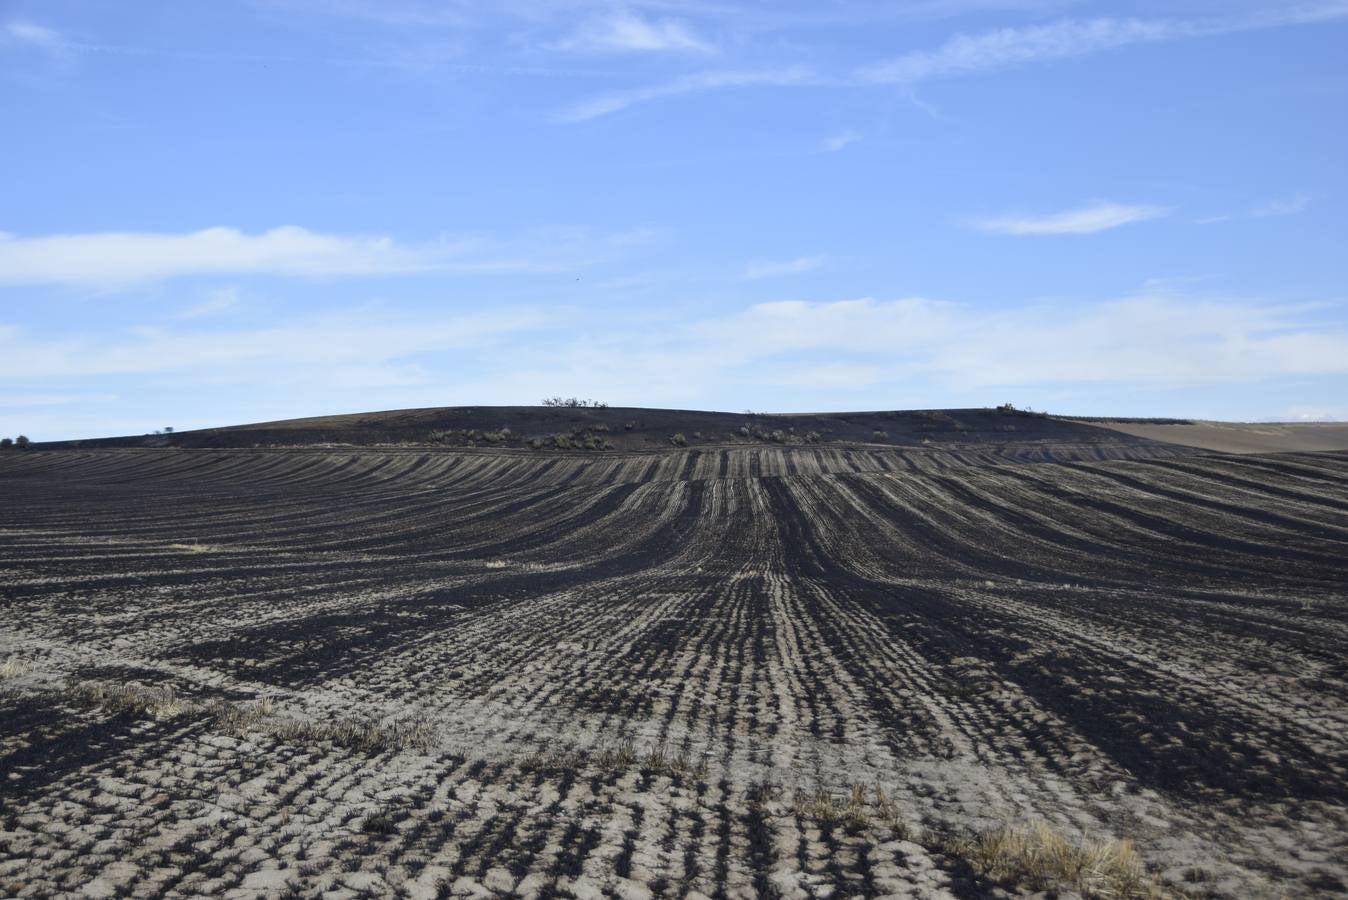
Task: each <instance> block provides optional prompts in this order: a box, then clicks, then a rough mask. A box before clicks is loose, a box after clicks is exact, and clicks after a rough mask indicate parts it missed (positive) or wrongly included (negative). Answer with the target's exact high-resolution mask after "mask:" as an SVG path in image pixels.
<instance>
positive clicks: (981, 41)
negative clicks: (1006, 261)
mask: <svg viewBox="0 0 1348 900" xmlns="http://www.w3.org/2000/svg"><path fill="white" fill-rule="evenodd" d="M1344 16H1348V3H1344V2H1341V0H1339V2H1328V3H1321V4H1318V5H1315V6H1304V7H1293V8H1284V9H1281V10H1268V11H1265V12H1261V13H1257V14H1254V15H1247V16H1237V17H1229V18H1213V19H1136V18H1130V19H1111V18H1100V19H1089V20H1073V19H1069V20H1061V21H1057V22H1051V23H1049V24H1047V25H1036V26H1032V27H1028V28H1001V29H996V30H993V31H985V32H981V33H978V34H961V35H957V36H956V37H954V38H951V39H950V40H949V41H947V42H946V43H945V44H942V45H941V46H940V47H938V48H936V49H935V50H920V51H914V52H912V53H906V54H904V55H902V56H898V57H895V58H894V59H891V60H888V61H886V62H882V63H878V64H874V65H871V66H867V67H865V68H863V69H861V70H860V72H859V73H858V75H859V77H860V78H861V80H863V81H867V82H871V83H880V84H912V83H915V82H919V81H927V80H930V79H936V78H953V77H958V76H962V75H974V74H979V73H982V72H989V71H996V70H1000V69H1007V68H1012V67H1015V66H1023V65H1028V64H1031V63H1041V62H1051V61H1054V60H1063V59H1071V58H1074V57H1080V56H1086V55H1089V54H1092V53H1099V52H1101V51H1105V50H1111V49H1114V48H1117V47H1126V46H1129V45H1132V44H1150V43H1159V42H1163V41H1178V40H1185V39H1190V38H1200V37H1212V36H1216V35H1221V34H1230V33H1234V32H1240V31H1253V30H1258V29H1263V28H1275V27H1279V26H1285V25H1304V24H1312V23H1315V22H1323V21H1329V20H1332V19H1336V18H1342V17H1344Z"/></svg>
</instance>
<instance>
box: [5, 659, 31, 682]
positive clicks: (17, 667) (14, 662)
mask: <svg viewBox="0 0 1348 900" xmlns="http://www.w3.org/2000/svg"><path fill="white" fill-rule="evenodd" d="M27 671H28V664H27V663H25V662H24V661H23V660H21V659H19V658H18V657H17V656H11V657H9V658H8V659H6V660H5V661H4V662H3V663H0V679H3V678H17V677H19V676H20V675H22V674H23V673H24V672H27Z"/></svg>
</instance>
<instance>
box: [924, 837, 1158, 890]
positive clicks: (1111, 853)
mask: <svg viewBox="0 0 1348 900" xmlns="http://www.w3.org/2000/svg"><path fill="white" fill-rule="evenodd" d="M946 849H947V850H948V851H949V852H952V853H953V854H954V855H957V856H959V857H961V858H963V859H964V860H966V861H967V862H969V864H970V865H972V866H973V867H974V868H975V869H977V870H978V871H979V872H981V873H983V874H984V875H987V876H988V877H990V878H993V879H995V880H997V881H1001V882H1004V883H1015V884H1019V885H1025V886H1027V887H1029V888H1031V889H1032V890H1049V889H1053V888H1061V887H1063V886H1069V887H1071V888H1074V889H1076V890H1077V891H1079V892H1081V893H1082V894H1084V895H1085V896H1087V897H1100V898H1106V897H1107V898H1147V900H1152V898H1160V897H1162V896H1164V894H1163V892H1162V891H1161V888H1160V885H1159V884H1158V883H1157V881H1156V879H1155V878H1154V877H1152V876H1149V875H1148V874H1147V870H1146V866H1144V865H1143V863H1142V859H1141V858H1140V857H1139V856H1138V855H1137V851H1136V850H1135V849H1134V847H1133V842H1132V841H1128V840H1122V841H1120V840H1112V839H1109V840H1090V839H1088V840H1086V841H1084V842H1082V843H1081V844H1079V845H1078V844H1074V843H1072V842H1070V841H1068V840H1067V839H1066V838H1064V837H1063V836H1062V835H1061V834H1059V833H1058V832H1057V831H1055V830H1054V829H1053V828H1052V826H1050V825H1048V824H1047V823H1045V822H1031V823H1029V824H1022V825H1006V826H1003V827H1001V828H997V829H994V830H992V831H988V832H984V833H983V834H980V835H978V836H977V837H974V838H972V839H967V840H958V841H953V842H951V844H950V845H949V846H947V848H946Z"/></svg>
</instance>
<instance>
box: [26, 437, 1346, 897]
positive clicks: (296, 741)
mask: <svg viewBox="0 0 1348 900" xmlns="http://www.w3.org/2000/svg"><path fill="white" fill-rule="evenodd" d="M0 498H3V502H0V566H2V568H0V614H2V615H0V663H3V669H0V677H2V680H0V804H3V807H2V808H0V894H3V895H6V896H9V895H16V896H48V895H53V894H58V893H61V892H72V893H80V892H85V893H90V894H95V895H105V896H114V895H122V896H161V895H173V896H181V895H203V894H205V895H227V894H233V895H237V896H248V897H251V896H267V895H277V894H287V893H290V894H300V895H317V894H322V893H327V894H328V895H330V896H361V895H388V894H395V895H407V896H428V897H433V896H437V895H442V896H449V895H456V896H485V895H488V894H492V893H496V894H507V895H508V894H517V895H525V896H551V895H574V896H581V897H597V896H621V897H644V896H648V895H652V894H654V895H669V896H686V895H705V896H708V897H716V896H738V897H753V896H772V895H781V896H788V897H803V896H836V897H842V896H879V895H902V896H920V897H927V896H956V897H980V896H988V895H1001V894H1004V893H1008V892H1009V893H1017V892H1027V891H1037V890H1058V891H1076V892H1078V893H1083V894H1087V895H1092V894H1093V895H1099V896H1129V895H1132V896H1152V895H1190V896H1195V897H1203V896H1222V897H1258V896H1267V897H1277V896H1322V895H1331V894H1336V893H1339V894H1341V893H1344V892H1345V882H1346V881H1348V859H1346V856H1348V742H1346V741H1345V735H1346V734H1348V596H1346V595H1348V454H1345V453H1333V452H1330V453H1305V454H1284V455H1263V456H1245V457H1235V456H1224V455H1217V454H1204V453H1200V452H1198V451H1195V450H1190V449H1184V448H1178V447H1174V446H1169V445H1165V444H1159V443H1148V442H1146V441H1142V440H1140V439H1139V440H1137V441H1136V442H1132V443H1128V442H1116V443H1102V444H1099V445H1091V444H1071V443H1063V444H1056V445H1055V444H1051V443H1047V444H1046V443H1036V444H1030V443H1026V444H1023V445H1019V446H1016V445H1005V446H995V447H994V446H985V447H975V448H960V447H958V446H950V447H945V448H924V447H907V448H884V447H873V448H868V449H854V450H848V449H839V448H832V449H830V448H817V447H721V448H705V449H688V450H680V449H670V450H666V451H659V452H624V451H617V452H611V453H606V454H602V455H596V454H588V455H587V454H567V453H552V454H547V455H539V454H532V455H531V454H529V453H527V452H512V451H489V450H471V449H460V448H450V449H433V450H423V449H417V450H398V449H368V448H362V449H356V450H317V449H289V450H285V449H276V450H266V449H257V450H248V449H240V450H207V449H201V450H172V449H162V450H133V449H126V450H118V449H91V450H60V451H42V452H30V453H26V454H20V453H10V454H7V455H5V456H4V457H3V458H0ZM1038 823H1042V824H1038ZM1124 841H1131V842H1134V846H1135V850H1134V849H1131V848H1130V847H1129V846H1128V845H1127V844H1124V843H1122V842H1124ZM1111 842H1113V843H1111Z"/></svg>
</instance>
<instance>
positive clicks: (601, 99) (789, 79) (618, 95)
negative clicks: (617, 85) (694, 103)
mask: <svg viewBox="0 0 1348 900" xmlns="http://www.w3.org/2000/svg"><path fill="white" fill-rule="evenodd" d="M813 80H814V76H813V74H812V73H811V71H810V70H809V69H807V68H805V67H803V66H793V67H791V68H786V69H757V70H754V69H751V70H740V71H734V70H731V71H714V72H697V73H695V74H692V75H684V76H681V77H679V78H675V79H673V80H672V81H667V82H665V83H663V84H656V85H650V86H648V87H644V88H633V89H631V90H625V91H614V92H612V93H609V94H601V95H600V96H598V97H592V98H590V99H589V100H584V101H581V102H580V103H577V104H574V105H572V106H570V107H567V108H566V109H564V110H562V111H560V112H559V113H557V114H556V116H555V117H554V118H555V119H556V120H557V121H559V122H586V121H589V120H590V119H597V118H600V117H601V116H608V115H612V114H613V113H616V112H621V111H622V110H624V109H627V108H628V107H630V106H635V105H637V104H639V103H648V102H650V101H652V100H660V99H663V98H665V97H677V96H680V95H682V94H693V93H701V92H704V91H714V90H720V89H724V88H743V87H789V86H793V85H803V84H810V83H812V82H813Z"/></svg>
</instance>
